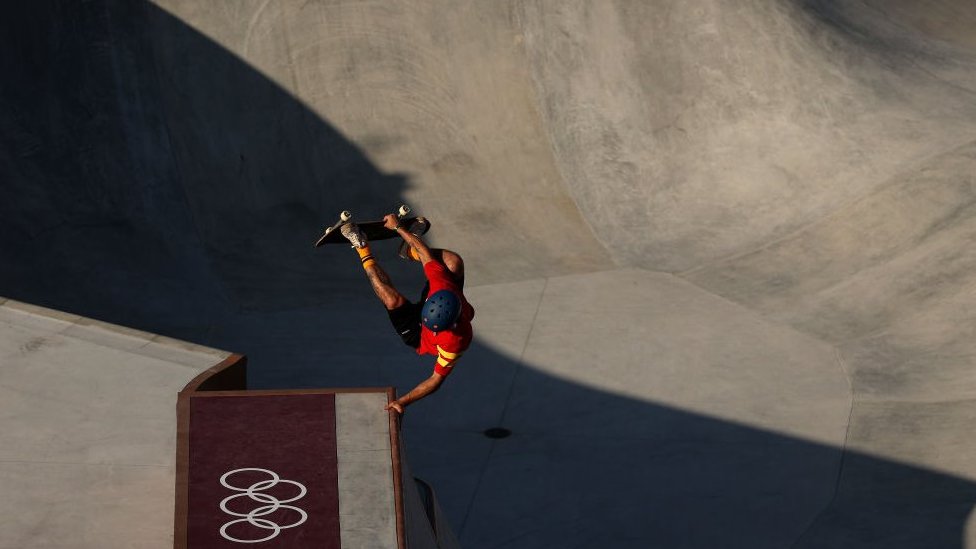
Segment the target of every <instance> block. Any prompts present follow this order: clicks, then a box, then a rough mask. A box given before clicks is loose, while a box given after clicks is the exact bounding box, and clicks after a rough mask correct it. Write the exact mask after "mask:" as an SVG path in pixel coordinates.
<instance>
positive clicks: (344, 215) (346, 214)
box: [339, 210, 352, 221]
mask: <svg viewBox="0 0 976 549" xmlns="http://www.w3.org/2000/svg"><path fill="white" fill-rule="evenodd" d="M339 219H340V220H341V221H349V220H350V219H352V212H350V211H349V210H345V211H343V212H342V213H341V214H339Z"/></svg>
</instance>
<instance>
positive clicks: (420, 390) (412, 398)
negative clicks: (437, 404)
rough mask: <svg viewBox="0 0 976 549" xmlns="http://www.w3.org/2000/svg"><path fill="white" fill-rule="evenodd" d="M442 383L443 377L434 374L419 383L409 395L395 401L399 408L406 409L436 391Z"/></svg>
mask: <svg viewBox="0 0 976 549" xmlns="http://www.w3.org/2000/svg"><path fill="white" fill-rule="evenodd" d="M442 383H444V376H442V375H440V374H436V373H435V374H434V375H432V376H430V377H429V378H427V379H425V380H423V381H421V382H420V384H418V385H417V386H416V387H414V388H413V389H412V390H411V391H410V392H409V393H407V394H405V395H403V396H402V397H400V398H398V399H397V400H396V401H397V403H399V404H400V406H402V407H403V408H406V407H407V406H408V405H410V403H412V402H416V401H418V400H420V399H422V398H424V397H425V396H427V395H429V394H431V393H433V392H434V391H436V390H437V389H438V388H440V386H441V384H442Z"/></svg>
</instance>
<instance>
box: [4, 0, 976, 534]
mask: <svg viewBox="0 0 976 549" xmlns="http://www.w3.org/2000/svg"><path fill="white" fill-rule="evenodd" d="M122 4H124V5H122ZM6 15H7V17H5V18H4V23H3V29H2V31H3V32H2V34H0V36H2V37H3V38H2V40H3V45H4V47H3V48H0V60H2V61H0V63H2V65H0V68H2V71H3V72H2V74H3V75H4V78H3V80H4V82H5V84H4V85H3V86H0V105H2V108H0V127H2V130H3V131H2V132H0V139H2V142H3V145H2V147H0V167H2V173H3V177H2V179H0V181H2V183H0V185H2V189H3V190H4V198H5V200H3V201H0V265H2V266H3V267H2V268H0V295H3V296H5V297H8V298H11V299H17V300H19V301H25V302H29V303H34V304H38V305H41V306H45V307H52V308H57V309H61V310H66V311H69V312H71V313H74V314H80V315H85V316H89V317H94V318H98V319H100V320H104V321H108V322H113V323H117V324H123V325H127V326H132V327H135V328H138V329H141V330H147V331H151V332H156V333H160V334H164V335H166V336H170V337H176V338H181V339H185V340H189V341H193V342H195V343H199V344H203V345H207V346H211V347H216V348H221V349H227V350H230V351H233V352H235V353H241V354H245V355H247V357H248V368H249V372H248V374H249V379H250V381H251V384H252V385H253V387H252V388H266V389H272V388H311V387H340V386H383V385H395V386H397V387H398V389H399V390H400V391H401V392H402V391H404V390H408V389H409V388H410V387H412V386H413V385H414V384H415V383H416V382H418V381H419V380H420V379H422V378H423V377H425V376H426V375H427V374H428V372H429V368H430V363H429V361H428V360H426V359H422V358H419V357H416V356H413V355H412V354H411V353H410V352H409V350H407V349H404V348H403V346H402V345H401V344H400V343H399V340H398V338H397V337H396V335H395V334H394V333H393V332H392V331H391V330H390V328H389V325H388V321H387V319H386V318H385V315H384V313H383V310H382V307H381V306H379V305H378V304H377V302H376V300H375V299H374V298H373V297H372V294H371V291H370V289H369V287H368V284H367V283H366V282H365V279H364V277H363V275H362V273H361V269H360V267H358V262H357V260H356V259H357V258H356V256H355V254H354V253H352V252H351V251H349V250H347V249H345V248H344V247H342V246H334V247H327V248H324V249H317V250H314V249H313V248H312V247H311V244H312V242H314V240H315V238H316V237H317V236H318V235H319V233H320V231H321V228H322V227H323V226H325V225H327V224H330V223H331V222H332V221H333V220H334V219H335V216H336V215H337V213H338V212H339V211H340V210H343V209H350V210H353V211H354V213H355V214H357V215H358V216H359V217H360V218H366V219H368V218H372V217H378V216H379V215H381V214H383V213H385V212H388V211H391V210H392V208H394V207H395V206H396V205H397V204H399V203H400V202H407V203H409V204H411V205H412V206H414V207H415V209H416V210H417V211H418V212H419V213H421V214H423V215H426V216H428V217H429V218H430V219H431V220H432V222H433V228H432V230H431V233H430V239H431V241H432V242H433V243H434V244H436V245H439V246H445V247H449V248H451V249H454V250H457V251H458V252H460V253H461V254H462V255H463V256H464V258H465V261H466V265H467V286H468V291H467V293H468V294H469V298H470V300H471V302H472V303H473V304H474V306H475V308H476V309H477V317H476V320H475V330H476V333H477V338H476V344H475V346H474V347H473V348H472V349H471V350H470V351H469V352H468V354H467V355H466V356H465V358H464V359H463V361H462V362H461V364H460V365H459V366H458V370H457V372H455V373H454V374H453V376H452V378H451V379H450V380H449V382H448V383H447V384H446V385H445V386H444V388H443V389H442V390H441V391H440V392H439V393H437V394H436V395H434V396H432V397H430V398H428V399H427V400H425V401H423V402H421V403H418V404H416V405H415V406H413V407H411V408H410V409H409V410H408V413H407V415H406V417H405V423H404V441H405V444H406V446H407V448H408V450H407V453H408V454H409V455H410V460H411V466H412V468H413V470H414V473H415V474H417V475H418V476H420V477H421V478H424V479H425V480H427V481H428V482H430V484H431V485H432V486H434V488H435V489H436V490H437V494H438V498H439V499H440V501H441V503H442V504H443V506H444V508H445V512H446V514H447V516H448V518H449V520H450V522H451V524H452V526H453V529H454V530H455V532H456V533H457V534H458V537H459V539H460V541H461V544H462V546H464V547H466V548H506V549H510V548H539V547H559V548H564V547H615V548H625V547H634V548H644V547H703V548H704V547H748V548H756V547H776V548H779V547H797V548H801V547H802V548H807V547H809V548H821V547H886V548H889V547H913V548H916V547H939V548H963V547H967V548H976V517H974V516H973V509H974V506H976V461H974V460H973V459H972V457H971V456H972V455H974V453H976V442H973V437H972V436H971V435H972V425H973V424H974V420H976V375H974V374H973V371H974V368H973V367H974V362H976V360H974V357H976V251H974V250H976V247H974V245H973V244H974V242H976V31H974V29H976V8H974V7H973V6H972V3H971V2H967V1H965V0H933V1H930V2H910V1H908V0H897V1H885V2H882V1H880V0H777V1H773V2H768V1H765V2H760V1H748V2H734V3H732V2H718V1H715V0H707V1H704V2H679V1H673V0H672V1H657V0H655V1H648V2H627V1H622V0H621V1H613V0H607V1H601V2H583V1H565V0H561V1H555V0H551V1H549V0H546V1H543V0H537V1H520V2H515V1H498V2H474V1H471V2H461V3H458V2H453V1H451V2H449V1H446V0H445V1H434V0H426V1H421V0H418V1H413V2H392V1H391V2H331V1H323V2H290V1H288V2H259V1H254V2H239V1H227V2H206V3H201V2H196V1H191V0H159V1H157V2H152V3H150V2H128V3H115V2H105V1H94V2H86V3H74V2H47V3H43V2H42V3H33V2H32V3H21V4H20V5H18V6H15V7H9V8H8V9H7V12H6ZM394 250H395V244H394V243H376V244H375V245H374V251H375V252H376V253H377V255H378V257H379V260H380V262H381V264H383V265H384V266H386V267H387V268H388V270H389V271H390V273H391V275H392V277H393V279H394V280H395V281H396V282H397V283H398V284H400V285H401V286H402V287H403V288H404V291H405V293H408V294H409V295H414V292H417V291H419V288H420V284H421V278H420V274H419V272H418V271H417V270H416V268H415V267H414V266H412V265H406V264H403V263H402V262H399V261H398V260H397V259H396V257H395V253H394ZM38 382H39V383H40V381H38ZM6 409H7V406H6V404H4V403H0V412H4V411H5V410H6ZM492 427H504V428H506V429H509V430H511V431H512V433H513V434H512V436H510V437H508V438H504V439H489V438H486V437H484V436H483V435H482V431H484V430H485V429H488V428H492ZM0 466H5V467H6V468H7V469H8V470H10V468H11V467H13V465H11V462H9V461H5V460H4V459H2V458H0ZM0 478H9V475H5V476H0ZM5 484H6V483H5ZM6 488H9V486H0V493H3V494H8V495H5V496H2V497H3V498H5V499H6V498H9V497H10V496H9V494H10V493H11V491H10V490H8V489H6ZM52 497H53V496H52ZM160 497H163V498H166V497H171V495H169V494H161V495H160ZM4 508H6V506H5V507H4ZM31 520H35V519H25V522H24V523H23V524H22V525H21V526H22V528H20V529H18V530H16V532H19V533H18V534H16V535H17V537H12V536H13V534H10V533H9V532H14V530H8V529H6V528H4V530H5V532H4V534H0V535H2V536H7V537H0V540H2V543H0V546H10V547H14V546H16V547H40V546H42V545H43V546H44V547H78V546H86V547H87V546H93V547H94V546H98V547H127V546H130V545H127V541H124V540H125V539H126V538H125V536H124V535H122V534H120V536H119V540H118V541H117V545H112V543H111V542H105V540H103V539H99V540H93V539H89V538H86V537H85V534H84V533H78V535H77V536H75V537H73V538H72V539H71V540H63V541H61V542H57V541H52V540H51V538H50V537H49V536H48V537H45V536H44V535H42V534H43V529H44V526H43V522H36V520H35V522H30V521H31ZM37 520H40V519H37ZM79 540H81V541H79ZM149 542H151V543H149ZM58 543H60V545H58ZM166 543H167V540H165V539H162V540H160V539H155V540H147V545H146V546H150V545H151V546H161V547H162V546H166Z"/></svg>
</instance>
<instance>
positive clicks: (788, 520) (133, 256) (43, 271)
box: [0, 2, 976, 548]
mask: <svg viewBox="0 0 976 549" xmlns="http://www.w3.org/2000/svg"><path fill="white" fill-rule="evenodd" d="M5 15H6V17H5V18H4V23H3V28H2V36H3V42H4V43H3V46H4V47H3V48H0V63H2V66H0V68H2V71H3V72H2V74H3V75H4V78H3V83H2V84H0V86H2V87H0V102H2V103H0V130H2V131H0V139H2V140H3V146H2V148H0V167H2V172H3V178H2V182H0V185H2V189H3V195H4V200H3V201H0V265H2V268H0V295H3V296H5V297H9V298H14V299H17V300H21V301H26V302H31V303H36V304H39V305H44V306H47V307H52V308H57V309H62V310H67V311H70V312H74V313H78V314H82V315H85V316H90V317H95V318H98V319H102V320H106V321H110V322H115V323H119V324H123V325H127V326H132V327H135V328H140V329H144V330H148V331H153V332H158V333H161V334H164V335H169V336H173V337H179V338H183V339H187V340H190V341H194V342H198V343H202V344H207V345H213V346H218V347H222V348H226V349H228V350H232V351H235V352H242V353H246V354H248V355H249V356H250V357H251V362H250V368H251V370H252V372H253V373H252V380H253V383H254V386H255V388H271V387H289V388H292V387H294V388H298V387H320V386H349V385H387V384H395V385H396V386H397V387H398V389H399V390H400V391H401V392H402V391H404V390H406V389H409V388H410V387H412V386H413V384H414V383H416V381H417V380H418V379H420V378H421V377H422V376H424V375H426V368H427V367H429V365H427V361H426V360H422V359H419V358H417V357H412V356H410V355H409V353H408V352H407V353H405V351H406V349H404V348H403V347H402V346H401V345H400V343H399V341H398V340H397V338H396V336H395V335H394V334H393V333H392V332H391V331H390V330H389V327H388V325H387V320H386V318H385V315H383V312H382V309H381V307H379V306H378V305H376V304H375V303H374V302H373V300H372V299H371V298H370V296H369V289H368V286H367V285H366V283H365V281H364V280H363V278H362V275H361V273H360V272H359V267H358V265H357V264H356V262H355V261H354V260H352V258H348V257H344V258H343V260H341V261H339V260H335V258H337V256H338V255H339V250H331V249H330V250H324V251H322V250H320V252H322V253H318V254H316V253H314V252H313V250H312V248H311V243H312V241H314V239H315V238H316V237H317V236H318V232H319V230H320V229H321V226H322V225H323V223H324V222H327V221H329V220H331V219H332V218H333V217H334V216H335V214H336V212H338V211H339V210H341V209H346V208H349V209H354V210H361V211H363V212H364V213H365V214H367V215H370V216H372V215H373V214H379V213H381V212H383V211H384V210H387V209H389V208H391V207H393V206H395V205H396V203H398V202H399V201H400V200H401V198H402V196H403V193H404V191H405V190H406V189H407V188H408V185H409V181H408V179H407V178H406V177H405V176H403V175H401V174H387V173H383V172H381V171H380V170H379V169H377V168H376V167H375V166H374V165H373V164H372V163H371V162H370V160H369V159H368V158H367V156H366V155H365V154H364V153H363V151H362V150H361V149H360V148H359V147H357V146H356V145H355V144H354V143H350V142H349V141H348V140H346V139H345V138H344V137H343V135H342V134H341V133H340V132H339V131H337V130H336V129H335V128H333V127H332V126H331V125H330V124H329V123H328V122H327V121H325V120H322V119H321V118H319V117H318V116H317V115H316V114H314V113H312V112H310V111H309V110H308V109H307V108H306V107H305V106H304V105H303V104H302V102H301V101H299V100H297V99H296V98H294V97H292V96H291V95H290V94H289V93H287V92H286V91H285V90H283V89H282V88H280V87H279V86H278V85H276V84H275V83H273V82H271V81H269V80H267V79H266V78H265V77H263V76H262V75H261V74H259V73H258V72H257V71H255V70H253V69H252V68H251V67H249V66H248V65H247V64H246V63H244V62H242V61H241V60H240V59H238V58H237V57H235V56H234V55H232V54H230V53H229V52H227V51H226V50H224V49H223V48H222V47H220V46H219V45H217V44H215V43H214V42H212V41H211V40H210V39H208V38H206V37H204V36H202V35H200V34H199V33H197V32H196V31H195V30H193V29H191V28H189V27H188V26H186V25H184V24H183V23H181V22H180V21H179V20H177V19H175V18H173V17H171V16H170V15H168V14H167V13H166V12H164V11H161V10H160V9H158V8H156V7H155V6H153V5H152V4H150V3H148V2H130V3H125V2H87V3H75V2H41V3H21V4H18V5H16V6H12V7H8V9H7V10H6V13H5ZM435 230H436V229H435ZM461 252H462V253H466V254H476V253H477V250H461ZM390 270H391V271H392V274H393V276H394V279H395V280H403V281H404V284H405V285H418V286H417V287H418V288H419V277H418V275H417V273H416V272H414V271H406V270H405V269H402V268H399V267H396V266H391V267H390ZM350 288H353V289H352V290H350ZM410 293H412V292H410ZM375 334H381V335H378V336H377V335H375ZM569 401H572V402H574V403H575V405H574V409H577V410H579V409H583V410H587V413H586V414H585V415H580V416H576V417H568V416H567V414H565V412H564V411H563V409H562V408H561V406H560V404H561V403H563V402H569ZM499 425H500V426H503V427H506V428H508V429H511V430H512V431H513V433H514V434H513V436H512V437H510V438H508V439H504V440H498V441H491V440H488V439H486V438H485V437H483V436H482V434H481V431H482V430H483V429H486V428H489V427H494V426H499ZM405 431H406V439H407V444H408V446H409V448H410V449H409V452H410V455H411V461H412V463H413V469H414V471H415V472H417V473H418V474H420V475H421V476H423V477H425V478H426V479H427V480H429V481H431V482H432V484H433V485H434V486H435V488H436V489H437V490H438V493H439V497H440V498H441V500H442V503H443V504H444V507H445V509H446V511H447V513H448V515H449V517H450V518H451V520H452V522H453V524H454V527H455V529H456V530H457V531H458V533H459V537H460V538H461V539H462V542H463V543H464V545H465V546H466V547H610V546H612V547H617V548H620V547H648V546H657V547H749V548H756V547H784V546H796V547H941V548H946V547H948V548H952V547H963V546H964V545H965V544H966V540H965V539H964V538H965V535H966V533H965V531H964V530H965V523H966V519H967V516H968V515H969V513H970V512H971V511H972V508H973V505H974V502H976V484H974V483H972V482H970V481H968V480H965V479H961V478H956V477H953V476H950V475H945V474H940V473H938V472H934V471H929V470H925V469H921V468H916V467H912V466H907V465H903V464H899V463H896V462H892V461H887V460H884V459H878V458H874V457H870V456H866V455H861V454H858V453H855V452H847V453H845V452H844V451H843V449H841V448H835V447H830V446H825V445H820V444H815V443H811V442H807V441H803V440H798V439H795V438H791V437H788V436H783V435H780V434H776V433H771V432H767V431H763V430H759V429H754V428H750V427H748V426H744V425H739V424H735V423H729V422H724V421H721V420H718V419H715V418H708V417H703V416H700V415H697V414H693V413H687V412H684V411H681V410H677V409H673V408H668V407H664V406H659V405H655V404H653V403H649V402H644V401H640V400H635V399H631V398H626V397H621V396H619V395H614V394H611V393H607V392H605V391H602V390H600V389H598V388H594V387H588V386H583V385H578V384H573V383H570V382H568V381H565V380H561V379H558V378H555V377H553V376H551V375H549V374H546V373H544V372H541V371H538V370H535V369H533V368H532V365H531V364H520V363H519V362H518V361H517V360H515V359H512V358H511V357H507V356H505V355H503V354H500V353H498V352H496V351H494V350H493V349H491V348H488V347H485V346H482V345H476V346H475V347H474V348H473V349H472V350H471V351H470V352H469V354H468V356H466V358H465V364H464V369H463V370H461V371H459V372H458V373H456V374H455V376H454V377H453V378H452V379H451V381H450V382H449V384H448V385H447V386H446V388H445V390H444V391H442V392H441V393H439V394H438V395H437V396H436V397H433V398H431V399H429V400H427V401H425V402H422V403H420V404H418V405H417V406H416V407H415V408H413V409H411V411H410V415H409V416H408V417H407V418H406V425H405ZM839 471H840V473H838V472H839ZM797 539H799V541H796V540H797ZM970 543H971V542H970Z"/></svg>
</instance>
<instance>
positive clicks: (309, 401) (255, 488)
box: [186, 394, 340, 549]
mask: <svg viewBox="0 0 976 549" xmlns="http://www.w3.org/2000/svg"><path fill="white" fill-rule="evenodd" d="M189 415H190V426H191V428H190V433H189V456H188V457H189V464H190V467H189V478H188V479H187V480H188V490H187V496H188V497H187V503H188V505H187V507H188V509H187V511H188V513H187V525H186V536H187V537H186V539H187V545H186V547H187V548H188V549H224V548H228V549H230V548H237V549H239V548H240V547H246V546H250V547H275V548H276V549H291V548H295V549H299V548H300V549H308V548H316V549H339V548H340V541H339V499H338V470H337V463H338V460H337V457H336V431H335V395H333V394H292V395H248V396H209V397H207V398H192V399H190V410H189ZM258 540H265V541H266V543H265V542H259V541H258Z"/></svg>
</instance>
